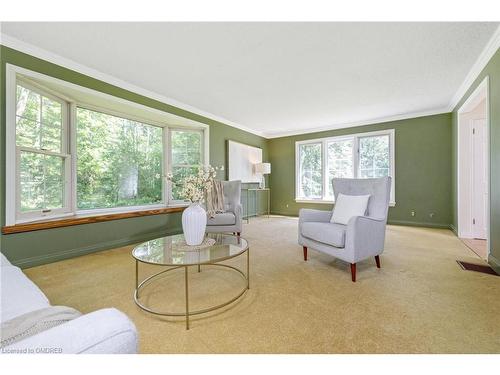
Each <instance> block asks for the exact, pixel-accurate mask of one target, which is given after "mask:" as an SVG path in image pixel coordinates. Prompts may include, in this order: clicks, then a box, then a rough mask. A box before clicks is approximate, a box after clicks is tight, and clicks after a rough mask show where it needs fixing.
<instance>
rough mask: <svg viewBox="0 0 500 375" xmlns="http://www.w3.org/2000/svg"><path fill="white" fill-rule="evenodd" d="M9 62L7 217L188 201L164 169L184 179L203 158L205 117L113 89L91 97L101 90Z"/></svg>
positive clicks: (12, 220) (30, 218) (19, 219)
mask: <svg viewBox="0 0 500 375" xmlns="http://www.w3.org/2000/svg"><path fill="white" fill-rule="evenodd" d="M9 69H10V68H9ZM9 69H8V74H7V77H8V79H7V88H8V90H7V92H8V93H9V92H10V96H8V97H7V108H8V111H7V118H8V120H7V142H8V143H7V172H6V174H7V183H6V202H7V205H6V206H7V207H6V217H7V218H6V219H7V220H6V224H7V225H13V224H16V223H20V222H29V221H35V220H41V219H52V218H57V217H61V216H71V215H76V214H85V215H89V214H94V213H95V214H99V213H106V212H126V211H131V210H142V209H147V208H160V207H167V206H169V205H179V204H185V202H184V201H183V200H182V199H181V197H180V196H179V191H178V188H176V187H172V186H171V183H170V182H168V181H167V180H166V179H165V176H166V175H167V174H168V173H170V172H172V173H173V175H174V176H175V178H176V179H181V178H182V177H185V176H188V175H190V174H193V173H197V172H198V170H199V168H200V167H201V166H202V165H204V164H205V162H206V160H205V159H206V157H207V156H206V155H207V154H208V152H207V151H208V150H207V149H206V148H207V147H208V145H207V144H206V143H207V139H208V127H207V126H206V125H202V124H197V123H194V122H193V121H189V120H184V119H180V118H178V117H175V116H173V115H168V116H166V115H164V114H163V113H160V112H159V111H156V112H152V110H150V109H148V108H145V107H141V108H139V109H138V106H137V105H135V106H134V105H132V104H129V103H128V102H124V101H120V100H117V99H116V98H113V97H108V96H106V98H105V99H106V100H107V101H105V104H104V105H102V106H98V105H97V104H89V103H88V102H87V100H90V101H92V100H93V101H95V102H97V101H101V100H102V99H101V98H102V94H98V93H95V94H93V93H90V92H89V90H86V91H84V90H82V91H81V94H78V90H79V89H80V88H79V87H78V86H76V85H73V86H71V89H67V88H66V87H65V86H60V87H59V86H57V85H56V84H51V85H49V86H45V85H44V82H45V81H44V82H39V81H36V80H33V79H31V77H30V78H26V76H24V74H25V70H24V69H22V68H17V67H16V70H17V69H19V70H21V71H23V77H21V76H20V75H18V74H17V73H13V72H11V71H10V70H9ZM30 73H32V74H33V75H34V76H37V75H38V74H37V73H34V72H30ZM40 76H41V75H40ZM43 77H44V78H45V77H46V76H43ZM47 79H49V77H47ZM50 82H51V83H52V81H50ZM48 87H50V88H48ZM59 88H60V89H61V92H59V91H58V89H59ZM73 95H74V96H73ZM78 95H80V96H78ZM92 95H95V96H92ZM106 103H112V104H110V107H113V109H107V107H106ZM129 106H130V107H129ZM117 108H119V109H125V110H124V111H123V112H122V111H121V110H117ZM138 113H139V114H140V115H137V114H138ZM143 115H144V116H143ZM149 115H150V117H151V121H150V119H149V118H148V116H149ZM165 116H166V117H165ZM169 116H170V117H169ZM163 117H165V118H167V119H170V118H171V119H172V122H173V123H174V124H175V125H170V123H169V120H165V121H163ZM184 123H186V124H185V125H184Z"/></svg>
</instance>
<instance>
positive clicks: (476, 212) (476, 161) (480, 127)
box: [472, 119, 488, 239]
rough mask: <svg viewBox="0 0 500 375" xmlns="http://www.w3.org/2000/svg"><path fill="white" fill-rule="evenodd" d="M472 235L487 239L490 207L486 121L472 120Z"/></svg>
mask: <svg viewBox="0 0 500 375" xmlns="http://www.w3.org/2000/svg"><path fill="white" fill-rule="evenodd" d="M472 129H473V133H472V159H473V160H472V234H473V236H474V238H480V239H486V236H487V225H488V221H487V218H486V215H487V212H488V211H487V207H488V206H487V205H488V170H487V168H488V163H487V160H488V159H487V157H488V155H487V150H488V147H487V144H486V142H487V139H488V137H487V134H486V131H487V130H486V120H484V119H475V120H472Z"/></svg>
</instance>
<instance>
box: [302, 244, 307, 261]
mask: <svg viewBox="0 0 500 375" xmlns="http://www.w3.org/2000/svg"><path fill="white" fill-rule="evenodd" d="M302 250H303V251H304V260H305V261H307V246H302Z"/></svg>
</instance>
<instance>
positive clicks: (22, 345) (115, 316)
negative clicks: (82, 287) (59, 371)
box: [0, 253, 138, 354]
mask: <svg viewBox="0 0 500 375" xmlns="http://www.w3.org/2000/svg"><path fill="white" fill-rule="evenodd" d="M0 258H1V267H0V273H1V284H0V294H1V306H0V307H1V308H0V322H6V321H8V320H11V319H13V318H15V317H17V316H20V315H22V314H26V313H28V312H30V311H34V310H38V309H42V308H44V307H47V306H49V305H50V302H49V300H48V299H47V297H45V295H44V294H43V293H42V291H41V290H40V289H39V288H38V287H37V286H36V285H35V284H34V283H33V282H32V281H31V280H30V279H28V278H27V277H26V275H25V274H24V273H23V272H22V271H21V270H20V269H19V268H18V267H15V266H13V265H12V264H11V263H10V262H9V261H8V259H7V258H6V257H5V256H4V255H3V254H1V253H0ZM137 342H138V341H137V330H136V328H135V326H134V324H133V323H132V322H131V321H130V319H129V318H128V317H127V316H126V315H125V314H123V313H122V312H120V311H118V310H116V309H113V308H109V309H102V310H98V311H94V312H91V313H90V314H85V315H82V316H80V317H79V318H76V319H74V320H71V321H69V322H67V323H64V324H61V325H58V326H56V327H53V328H51V329H48V330H46V331H43V332H40V333H38V334H36V335H34V336H31V337H28V338H26V339H24V340H21V341H18V342H15V343H13V344H11V345H9V346H6V347H4V348H2V350H1V353H49V352H52V353H73V354H74V353H89V354H96V353H105V354H111V353H137Z"/></svg>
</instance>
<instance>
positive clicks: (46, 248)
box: [0, 46, 268, 267]
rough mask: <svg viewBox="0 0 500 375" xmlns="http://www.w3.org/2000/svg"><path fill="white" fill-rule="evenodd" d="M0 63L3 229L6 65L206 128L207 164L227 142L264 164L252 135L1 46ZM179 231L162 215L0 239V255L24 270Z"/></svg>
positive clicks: (261, 143) (260, 141)
mask: <svg viewBox="0 0 500 375" xmlns="http://www.w3.org/2000/svg"><path fill="white" fill-rule="evenodd" d="M0 62H1V64H0V70H1V72H0V73H1V74H0V124H1V133H0V166H1V171H0V172H1V173H0V179H1V183H0V202H1V212H0V216H1V220H0V221H1V225H4V223H5V151H4V150H5V128H6V126H5V65H6V64H7V63H10V64H13V65H17V66H21V67H23V68H26V69H30V70H33V71H36V72H40V73H43V74H46V75H49V76H52V77H56V78H59V79H62V80H65V81H68V82H72V83H74V84H77V85H80V86H84V87H88V88H91V89H94V90H97V91H101V92H104V93H106V94H110V95H113V96H116V97H119V98H123V99H126V100H130V101H133V102H136V103H139V104H143V105H146V106H148V107H152V108H156V109H159V110H162V111H165V112H169V113H173V114H176V115H179V116H182V117H185V118H189V119H192V120H195V121H199V122H202V123H205V124H208V125H209V126H210V163H211V164H212V165H227V160H226V147H227V140H229V139H231V140H235V141H238V142H242V143H246V144H249V145H252V146H256V147H260V148H262V149H263V157H264V160H266V159H267V155H268V148H267V143H268V141H267V140H266V139H264V138H262V137H259V136H256V135H254V134H250V133H247V132H244V131H242V130H239V129H236V128H233V127H231V126H228V125H225V124H223V123H220V122H217V121H214V120H211V119H208V118H205V117H203V116H200V115H197V114H194V113H191V112H188V111H185V110H182V109H179V108H176V107H173V106H171V105H168V104H165V103H162V102H159V101H157V100H154V99H150V98H147V97H144V96H142V95H139V94H136V93H133V92H130V91H127V90H124V89H121V88H119V87H116V86H113V85H110V84H107V83H105V82H103V81H99V80H97V79H94V78H91V77H88V76H86V75H84V74H80V73H77V72H75V71H72V70H70V69H66V68H63V67H61V66H58V65H55V64H52V63H49V62H47V61H44V60H41V59H38V58H35V57H33V56H30V55H27V54H24V53H21V52H19V51H16V50H13V49H11V48H7V47H5V46H0ZM226 170H227V168H226ZM180 230H181V225H180V214H166V215H157V216H148V217H141V218H133V219H124V220H115V221H110V222H105V223H96V224H86V225H79V226H74V227H66V228H58V229H48V230H42V231H36V232H28V233H19V234H10V235H2V236H0V245H1V250H2V252H3V253H4V254H6V256H7V257H8V258H9V259H10V260H11V261H12V262H13V263H16V264H18V265H20V266H23V267H28V266H32V265H36V264H42V263H46V262H51V261H55V260H59V259H63V258H67V257H72V256H75V255H81V254H86V253H89V252H92V251H98V250H103V249H108V248H112V247H117V246H122V245H125V244H130V243H133V242H138V241H142V240H145V239H147V238H154V237H157V236H159V235H162V234H166V233H175V232H180Z"/></svg>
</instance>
